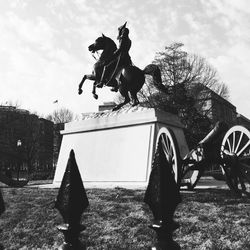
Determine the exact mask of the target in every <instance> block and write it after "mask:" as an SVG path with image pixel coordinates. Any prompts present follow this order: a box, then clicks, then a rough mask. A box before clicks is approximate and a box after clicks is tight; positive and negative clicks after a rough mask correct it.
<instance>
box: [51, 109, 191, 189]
mask: <svg viewBox="0 0 250 250" xmlns="http://www.w3.org/2000/svg"><path fill="white" fill-rule="evenodd" d="M164 127H167V128H171V129H172V131H173V132H174V134H175V136H176V139H177V142H178V145H179V150H180V154H181V157H184V156H185V155H186V154H187V152H188V147H187V144H186V140H185V137H184V133H183V130H182V124H181V123H180V121H179V119H178V117H177V116H176V115H173V114H170V113H166V112H162V111H158V110H155V109H148V108H142V107H134V108H125V109H122V110H119V111H116V112H111V111H107V112H103V113H96V114H95V115H93V116H92V117H88V118H87V119H86V118H85V119H84V120H82V121H79V122H71V123H67V124H65V129H64V130H63V131H61V133H62V135H63V139H62V144H61V149H60V153H59V159H58V164H57V168H56V173H55V177H54V181H53V184H54V185H58V186H59V185H60V183H61V180H62V177H63V174H64V171H65V168H66V165H67V160H68V155H69V152H70V150H71V149H73V150H74V152H75V157H76V161H77V164H78V166H79V170H80V173H81V176H82V179H83V181H84V185H85V186H86V187H95V186H96V187H115V186H120V187H122V186H124V187H129V186H133V187H134V186H146V185H147V183H148V178H149V175H150V171H151V164H152V157H153V155H154V151H155V144H156V140H157V136H158V134H159V133H160V131H161V129H162V128H164Z"/></svg>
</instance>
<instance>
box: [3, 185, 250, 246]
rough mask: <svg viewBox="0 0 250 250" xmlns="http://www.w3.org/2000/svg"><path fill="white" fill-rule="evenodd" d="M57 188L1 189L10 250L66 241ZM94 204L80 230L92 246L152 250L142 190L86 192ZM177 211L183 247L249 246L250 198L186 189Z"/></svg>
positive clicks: (152, 235)
mask: <svg viewBox="0 0 250 250" xmlns="http://www.w3.org/2000/svg"><path fill="white" fill-rule="evenodd" d="M57 192H58V190H55V189H38V188H31V187H25V188H19V189H18V188H7V187H6V188H2V193H3V196H4V200H5V205H6V211H5V212H4V214H2V216H1V217H0V227H1V228H2V229H3V231H2V232H1V234H0V242H1V243H2V244H3V245H4V246H5V249H13V250H17V249H22V250H24V249H50V250H51V249H57V247H58V246H59V245H61V244H62V242H63V237H62V235H61V234H60V233H59V232H58V231H57V229H56V226H57V225H59V224H61V223H62V217H61V216H60V214H59V213H58V211H57V210H56V209H54V208H53V206H54V199H55V197H56V195H57ZM87 195H88V198H89V201H90V207H89V208H88V209H87V210H86V211H85V213H84V215H83V216H82V222H83V224H84V225H85V226H86V227H87V229H86V230H85V231H84V232H83V233H82V234H81V240H82V241H85V242H86V244H87V246H88V249H89V250H93V249H95V250H96V249H116V250H117V249H135V250H137V249H148V247H149V246H151V244H152V242H154V241H155V233H154V232H153V231H152V230H151V229H149V228H148V225H149V224H150V222H151V221H152V215H151V212H150V210H149V209H148V207H147V205H146V204H144V203H143V197H144V191H143V190H128V189H120V188H116V189H91V190H87ZM182 198H183V202H182V203H181V204H180V205H179V206H178V209H177V211H176V218H175V219H176V220H177V221H178V222H179V223H180V225H181V227H180V228H179V229H178V230H176V232H175V234H174V238H175V240H176V241H177V242H178V243H179V244H180V245H181V247H182V249H187V250H195V249H197V250H198V249H199V250H203V249H204V250H205V249H212V250H216V249H220V250H223V249H234V250H236V249H241V250H244V249H245V250H249V249H250V233H249V232H250V199H247V198H241V199H239V198H236V197H234V196H233V195H232V194H231V193H230V191H229V190H203V191H201V190H200V191H196V192H195V193H182Z"/></svg>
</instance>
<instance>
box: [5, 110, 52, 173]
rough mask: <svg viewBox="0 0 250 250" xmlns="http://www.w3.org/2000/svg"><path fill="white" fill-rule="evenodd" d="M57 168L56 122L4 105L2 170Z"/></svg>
mask: <svg viewBox="0 0 250 250" xmlns="http://www.w3.org/2000/svg"><path fill="white" fill-rule="evenodd" d="M20 161H21V162H22V168H27V169H29V171H33V172H34V171H45V170H46V171H49V170H50V169H52V168H53V122H51V121H48V120H46V119H43V118H39V117H38V116H37V115H35V114H31V113H30V112H29V111H27V110H24V109H19V108H16V107H13V106H0V170H1V171H5V170H6V169H7V168H12V169H13V170H15V169H16V168H17V165H18V162H20Z"/></svg>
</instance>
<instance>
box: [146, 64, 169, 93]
mask: <svg viewBox="0 0 250 250" xmlns="http://www.w3.org/2000/svg"><path fill="white" fill-rule="evenodd" d="M143 73H144V74H146V75H151V76H152V77H153V83H154V85H155V87H156V88H157V89H159V90H161V91H163V92H164V93H167V92H168V91H167V88H166V87H165V86H164V85H163V84H162V78H161V70H160V68H159V67H158V66H157V65H155V64H149V65H147V66H146V67H145V68H144V70H143Z"/></svg>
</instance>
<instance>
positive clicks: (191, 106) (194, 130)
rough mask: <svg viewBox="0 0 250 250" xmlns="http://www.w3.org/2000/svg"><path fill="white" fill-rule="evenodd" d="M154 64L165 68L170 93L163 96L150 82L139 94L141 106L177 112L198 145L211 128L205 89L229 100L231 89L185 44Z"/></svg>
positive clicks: (163, 54) (176, 45) (161, 54)
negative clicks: (229, 90)
mask: <svg viewBox="0 0 250 250" xmlns="http://www.w3.org/2000/svg"><path fill="white" fill-rule="evenodd" d="M153 63H154V64H157V65H158V66H159V67H160V69H161V75H162V83H163V85H164V86H165V88H166V91H163V92H161V93H160V92H159V91H158V90H157V89H156V88H155V87H154V86H153V84H152V83H151V81H152V80H151V79H150V80H149V81H147V83H146V84H145V85H144V87H143V89H142V90H141V91H140V93H139V98H140V101H141V103H144V105H146V106H149V107H158V108H161V109H163V110H166V111H170V112H176V113H177V114H178V115H179V117H180V118H181V119H182V122H183V123H184V125H185V127H186V131H187V133H188V134H189V135H190V136H189V138H190V140H193V141H192V142H191V143H190V145H193V144H195V142H197V141H198V140H199V139H201V137H202V136H204V135H205V134H206V133H207V131H208V130H209V129H210V123H209V120H208V118H207V117H206V114H204V112H201V111H202V107H203V105H204V103H205V102H206V97H205V96H204V94H205V93H206V91H204V90H207V89H211V90H212V91H214V92H215V93H217V94H219V95H221V96H222V97H223V98H228V97H229V92H228V88H227V86H226V85H225V84H224V83H221V82H220V80H219V77H218V74H217V71H216V70H215V69H214V68H213V67H212V66H211V65H209V64H208V62H207V61H206V60H205V59H204V58H202V57H200V56H198V55H194V54H188V53H187V52H186V51H184V50H183V44H182V43H173V44H171V45H170V46H167V47H165V50H164V51H162V52H159V53H157V54H156V57H155V60H154V61H153ZM166 93H167V94H166ZM201 93H202V94H203V96H202V95H201ZM201 97H203V98H201ZM203 102H204V103H203Z"/></svg>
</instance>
